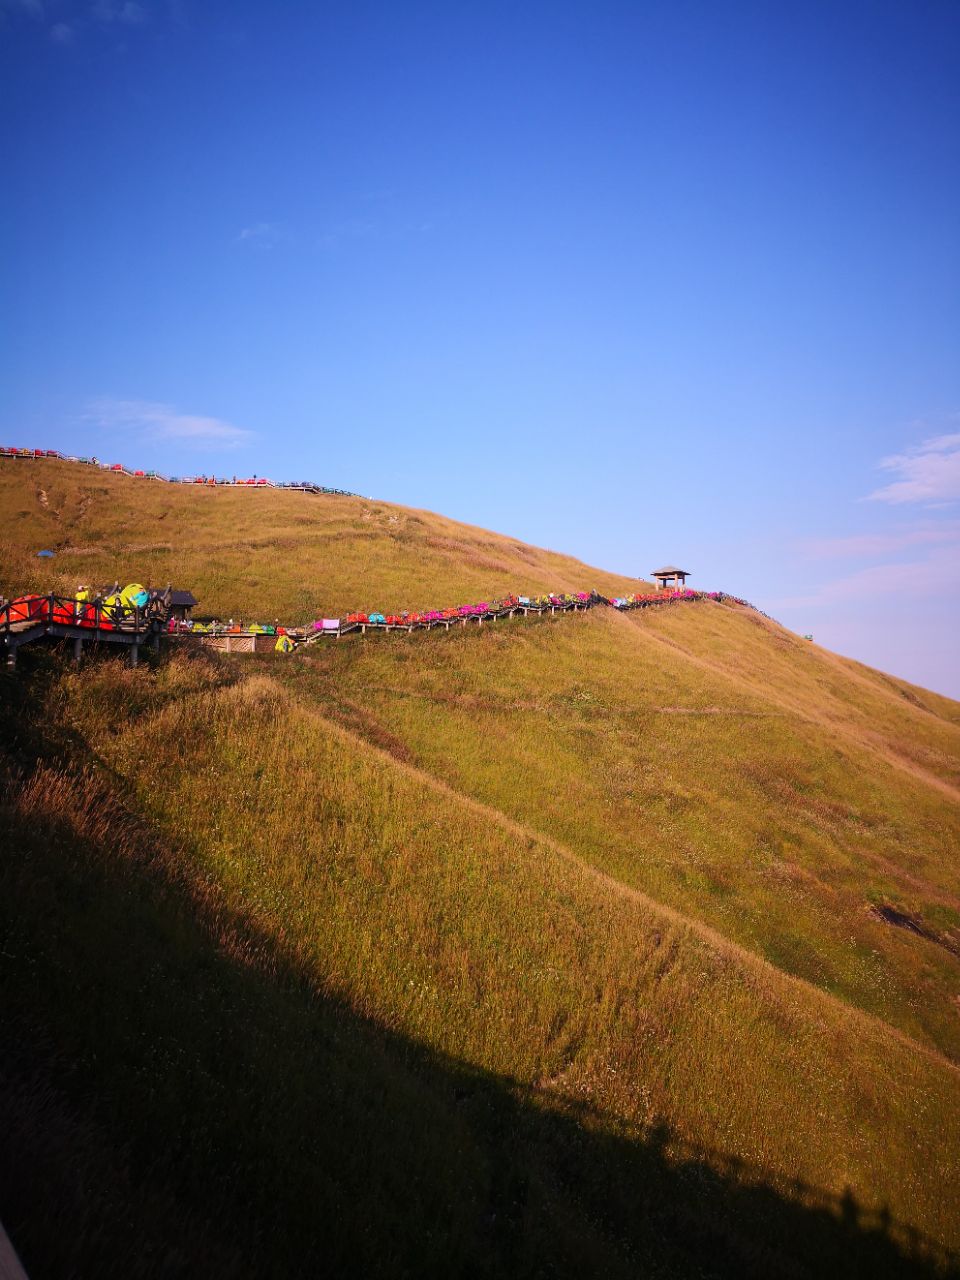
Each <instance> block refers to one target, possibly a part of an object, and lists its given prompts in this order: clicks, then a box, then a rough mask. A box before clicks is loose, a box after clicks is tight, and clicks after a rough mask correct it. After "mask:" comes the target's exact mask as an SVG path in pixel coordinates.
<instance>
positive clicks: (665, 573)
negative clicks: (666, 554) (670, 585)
mask: <svg viewBox="0 0 960 1280" xmlns="http://www.w3.org/2000/svg"><path fill="white" fill-rule="evenodd" d="M678 573H682V574H683V576H684V577H685V578H689V577H690V573H689V570H687V569H678V568H677V567H676V565H672V564H668V565H667V567H666V568H665V569H654V571H653V574H652V576H653V577H654V578H674V577H676V575H677V574H678Z"/></svg>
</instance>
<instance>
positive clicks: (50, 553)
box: [37, 551, 56, 560]
mask: <svg viewBox="0 0 960 1280" xmlns="http://www.w3.org/2000/svg"><path fill="white" fill-rule="evenodd" d="M37 555H38V556H42V557H43V559H44V560H49V559H50V558H51V557H52V556H54V555H56V552H55V551H38V552H37Z"/></svg>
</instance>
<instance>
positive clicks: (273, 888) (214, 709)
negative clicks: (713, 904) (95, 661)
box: [0, 661, 960, 1275]
mask: <svg viewBox="0 0 960 1280" xmlns="http://www.w3.org/2000/svg"><path fill="white" fill-rule="evenodd" d="M305 678H307V677H306V676H305ZM12 696H16V695H15V694H12V695H11V697H12ZM20 696H23V695H22V693H21V695H20ZM31 696H33V695H31ZM22 710H23V714H22V716H21V723H22V724H25V725H26V726H28V727H27V728H25V729H24V732H23V736H22V738H21V740H20V741H19V742H18V743H15V744H14V746H13V750H12V751H11V752H10V754H9V755H8V756H7V765H8V768H15V767H19V768H20V769H21V770H23V772H22V776H21V778H20V780H19V781H17V780H14V781H13V782H12V783H11V785H10V786H9V787H8V789H7V798H6V802H5V805H4V809H3V821H4V824H5V826H6V834H7V836H8V837H10V836H15V847H16V849H17V856H16V857H13V858H8V859H7V860H5V863H4V872H3V884H2V892H0V902H2V903H3V904H4V907H3V911H4V917H5V918H4V921H3V926H4V931H5V937H6V939H7V940H8V941H7V946H6V950H7V952H8V953H9V954H10V955H12V956H14V957H16V958H17V961H18V964H17V966H16V969H15V971H14V972H15V976H16V981H15V982H13V983H12V984H8V985H7V988H6V990H7V996H6V1001H7V1004H6V1007H5V1011H4V1012H5V1020H6V1023H7V1025H12V1026H14V1027H16V1028H17V1029H18V1030H20V1029H22V1031H23V1035H22V1038H21V1037H20V1036H18V1037H17V1039H16V1040H15V1041H9V1042H8V1044H7V1048H6V1051H5V1055H4V1056H5V1061H4V1063H3V1068H4V1071H5V1073H6V1075H7V1076H8V1083H9V1086H10V1090H9V1093H8V1096H9V1097H12V1098H13V1099H14V1100H15V1103H14V1106H15V1112H16V1116H17V1117H18V1122H17V1125H16V1126H15V1127H14V1132H15V1138H16V1139H17V1140H16V1141H14V1143H13V1144H12V1145H11V1146H9V1147H8V1149H7V1153H6V1161H7V1165H6V1167H5V1168H4V1169H3V1174H4V1175H5V1185H2V1190H3V1194H4V1196H5V1200H6V1203H12V1205H13V1209H14V1216H13V1218H12V1219H11V1221H12V1222H14V1223H16V1224H17V1225H18V1226H19V1227H20V1238H21V1240H24V1241H25V1246H24V1247H25V1252H26V1255H27V1258H28V1259H29V1258H30V1257H31V1250H32V1251H33V1256H34V1257H36V1258H37V1259H39V1260H40V1261H41V1264H42V1265H41V1270H43V1264H44V1260H45V1259H49V1258H51V1256H52V1259H53V1260H52V1262H51V1263H50V1267H51V1273H54V1274H57V1273H62V1271H61V1272H58V1271H57V1265H58V1263H57V1259H58V1257H59V1258H60V1259H61V1261H62V1257H63V1256H66V1255H67V1254H68V1253H69V1250H70V1247H71V1245H70V1233H69V1231H68V1233H67V1234H66V1236H64V1235H63V1234H62V1233H61V1234H58V1235H57V1236H56V1238H53V1239H50V1238H44V1237H43V1234H42V1233H41V1232H37V1231H35V1233H34V1234H33V1235H30V1233H29V1232H27V1231H26V1228H27V1227H29V1225H30V1217H29V1208H30V1206H31V1204H32V1203H33V1199H32V1197H36V1198H38V1199H42V1197H43V1196H44V1195H46V1194H48V1192H47V1191H46V1190H45V1189H44V1185H43V1182H44V1179H46V1178H48V1177H49V1171H50V1169H53V1170H54V1171H55V1172H56V1178H55V1179H54V1183H53V1185H54V1186H56V1185H57V1180H58V1179H59V1180H61V1181H63V1182H65V1183H66V1187H65V1189H62V1190H61V1191H60V1192H58V1194H59V1195H60V1196H61V1198H62V1200H63V1202H64V1204H65V1205H66V1210H65V1212H66V1213H67V1215H68V1218H69V1219H70V1221H71V1225H72V1227H76V1230H77V1238H78V1242H77V1244H76V1247H77V1248H79V1249H80V1253H81V1258H82V1260H83V1261H84V1264H85V1266H86V1268H87V1270H90V1271H95V1272H96V1273H97V1274H136V1273H138V1270H141V1268H142V1264H141V1263H136V1264H134V1263H132V1262H131V1258H134V1257H137V1256H139V1257H141V1258H142V1257H146V1258H147V1259H148V1260H149V1259H154V1261H156V1251H159V1252H160V1253H161V1254H162V1252H163V1250H164V1249H167V1248H170V1247H171V1246H170V1243H169V1239H168V1237H169V1224H170V1223H175V1224H176V1234H177V1240H178V1246H177V1247H178V1248H179V1249H180V1250H181V1251H183V1253H184V1256H185V1257H187V1258H189V1259H191V1265H195V1264H196V1262H197V1260H198V1259H199V1260H200V1261H201V1263H202V1265H205V1266H206V1267H207V1268H211V1267H212V1268H213V1269H214V1270H216V1271H217V1272H218V1273H223V1274H231V1273H232V1274H237V1275H241V1274H250V1272H251V1270H253V1271H255V1273H256V1274H276V1275H285V1274H290V1272H291V1270H295V1269H299V1268H300V1267H302V1266H303V1265H304V1260H305V1259H306V1260H307V1261H308V1262H310V1263H315V1264H316V1265H319V1264H320V1260H321V1259H323V1260H326V1261H332V1262H333V1263H334V1264H338V1265H340V1266H342V1267H346V1268H347V1269H349V1270H352V1271H355V1272H357V1273H370V1272H371V1271H373V1272H377V1271H379V1272H380V1273H383V1274H398V1273H403V1272H405V1271H410V1270H417V1268H418V1266H420V1267H424V1268H426V1269H428V1270H429V1269H431V1268H432V1267H433V1266H442V1265H446V1266H447V1267H448V1268H449V1269H450V1270H451V1271H452V1272H454V1273H459V1274H504V1275H508V1274H531V1275H533V1274H543V1273H545V1272H550V1271H554V1272H558V1273H560V1274H572V1273H573V1272H574V1271H579V1272H580V1273H582V1271H583V1269H584V1268H585V1269H586V1270H587V1271H588V1272H591V1273H594V1274H600V1273H603V1274H613V1275H615V1274H624V1275H628V1274H633V1273H634V1272H635V1270H636V1268H637V1267H638V1266H639V1265H640V1263H641V1262H642V1263H643V1267H642V1269H645V1270H647V1271H651V1272H652V1273H653V1274H664V1275H673V1274H704V1273H706V1274H735V1273H736V1274H757V1275H767V1274H771V1271H773V1272H774V1273H781V1272H784V1271H785V1272H792V1273H794V1274H806V1275H817V1274H823V1273H824V1266H827V1268H829V1267H839V1266H840V1265H841V1264H843V1265H847V1266H848V1267H849V1268H850V1270H849V1274H858V1273H859V1274H868V1273H870V1274H884V1273H890V1274H897V1273H901V1272H902V1273H904V1274H907V1273H908V1272H909V1271H911V1270H912V1269H914V1264H911V1266H908V1265H907V1263H906V1261H905V1257H906V1255H907V1253H908V1252H909V1251H911V1250H912V1249H913V1245H911V1244H910V1239H911V1237H910V1231H911V1230H913V1231H919V1232H921V1233H922V1234H923V1235H924V1236H925V1237H929V1238H930V1239H932V1240H933V1241H934V1242H938V1243H939V1245H940V1246H942V1247H947V1246H956V1244H957V1243H958V1236H957V1231H958V1224H957V1222H956V1217H955V1205H954V1204H953V1203H952V1201H951V1200H950V1198H949V1197H944V1195H943V1189H944V1187H945V1186H948V1185H950V1183H951V1180H952V1179H953V1178H954V1177H955V1174H956V1167H955V1162H956V1151H957V1149H958V1146H960V1111H958V1108H957V1105H956V1099H957V1072H956V1069H955V1068H954V1067H953V1066H951V1065H950V1064H948V1063H947V1062H946V1061H945V1060H944V1059H943V1058H942V1057H941V1056H940V1055H939V1054H937V1053H935V1052H931V1051H929V1050H926V1049H924V1048H923V1047H922V1046H920V1045H918V1044H914V1043H912V1042H911V1041H910V1040H909V1039H908V1038H907V1037H904V1036H902V1035H901V1034H899V1033H898V1032H896V1031H895V1030H894V1029H892V1028H890V1027H888V1026H887V1025H885V1024H884V1023H883V1022H882V1021H881V1020H879V1019H877V1018H873V1017H869V1016H865V1015H864V1014H861V1013H859V1012H857V1011H855V1010H853V1009H851V1008H850V1007H849V1006H848V1005H846V1004H845V1003H844V1002H842V1001H838V1000H836V999H834V998H832V997H830V996H829V995H827V994H825V993H822V992H819V991H817V990H815V989H813V988H811V987H810V986H808V985H807V984H804V983H798V982H797V981H796V980H794V979H792V978H791V977H789V976H787V975H785V974H783V973H781V972H780V971H779V970H778V969H776V968H774V967H771V966H770V965H768V964H767V963H765V962H764V961H763V960H761V959H759V958H757V957H755V956H753V955H751V954H749V953H748V952H746V951H745V950H743V949H742V948H740V947H738V946H736V945H732V944H731V943H729V942H727V941H726V940H725V939H723V938H722V937H720V936H718V935H717V934H716V933H715V932H714V931H713V930H709V929H707V930H705V929H703V928H702V927H701V926H700V925H699V924H697V922H696V921H692V922H686V921H684V920H683V919H682V918H680V917H679V916H678V915H677V914H676V913H674V912H671V911H665V910H663V909H662V908H661V907H659V906H658V904H656V903H655V902H652V901H651V900H650V899H649V898H647V897H646V896H645V895H643V894H640V893H638V892H636V891H634V890H631V889H630V888H629V887H621V886H618V885H617V884H616V883H615V882H611V881H610V880H608V879H606V878H604V877H602V876H598V875H597V874H596V873H595V871H594V870H593V869H592V868H591V867H590V866H589V865H588V864H586V863H584V861H583V860H582V859H581V858H580V857H579V856H577V855H576V853H575V852H574V851H573V850H571V849H570V848H569V847H568V846H566V845H564V844H562V843H560V842H559V841H554V840H553V839H543V838H541V837H539V836H538V835H537V833H536V831H535V830H533V829H532V828H530V827H528V826H526V825H525V824H522V823H518V822H516V821H514V820H513V819H510V818H508V817H505V816H503V815H501V814H499V813H497V812H496V811H495V810H493V809H491V808H489V807H488V806H486V805H481V804H479V803H477V802H476V801H474V800H472V799H470V798H469V797H462V796H460V795H459V794H457V792H456V790H455V789H453V788H452V787H450V786H449V785H447V784H445V783H442V782H439V781H438V780H437V779H435V778H434V777H433V776H431V775H430V774H429V773H426V772H424V771H423V770H422V769H421V768H419V767H418V766H416V765H415V764H414V763H412V762H411V761H410V760H406V761H405V760H403V759H401V758H399V757H400V752H399V750H398V748H397V747H396V746H393V747H391V744H390V743H385V742H382V743H381V744H380V745H375V744H374V743H372V742H370V741H369V740H368V738H367V737H366V736H364V735H361V734H358V733H357V732H356V731H355V730H353V729H349V728H347V727H346V726H345V725H343V724H342V723H338V722H336V721H335V720H333V719H331V718H329V717H328V716H326V715H325V714H323V712H322V711H321V710H320V709H319V708H318V707H316V706H315V704H314V700H313V699H312V698H301V697H298V696H296V695H295V694H293V693H291V692H290V691H288V690H285V689H284V688H283V687H282V685H280V684H278V683H277V681H276V680H275V679H274V678H273V677H272V676H271V675H261V674H258V673H252V674H245V673H244V672H243V671H242V670H239V671H238V670H237V669H236V668H235V667H232V666H230V665H229V664H210V663H207V662H206V661H190V662H183V661H175V662H171V663H166V664H163V665H162V666H161V667H160V668H159V669H158V670H156V671H149V670H146V669H144V670H141V671H138V672H133V673H131V672H124V671H122V670H121V669H119V668H118V666H117V664H115V663H104V664H102V665H101V666H100V667H98V668H96V669H93V670H90V671H88V672H86V673H81V674H80V675H67V676H65V677H56V678H54V679H53V681H52V683H51V685H50V687H49V688H48V690H47V693H46V696H45V699H44V700H43V703H42V706H40V705H38V706H26V707H24V708H23V709H22ZM50 724H54V725H57V726H60V728H59V729H58V730H57V731H56V734H55V740H54V741H51V739H50V738H49V736H46V735H49V734H50V730H49V728H48V727H47V726H49V725H50ZM30 726H32V727H30ZM38 750H39V751H40V752H41V753H42V755H43V757H44V761H45V763H41V764H39V767H31V761H30V757H31V754H33V755H34V756H35V755H36V753H37V751H38ZM58 755H59V758H57V757H58ZM8 847H11V846H10V845H8ZM14 904H16V907H15V906H14ZM25 904H26V906H27V909H24V907H25ZM38 1025H39V1026H42V1028H43V1033H44V1034H43V1036H42V1037H41V1038H40V1039H39V1041H38V1040H37V1039H36V1027H37V1026H38ZM31 1033H32V1034H31ZM15 1046H17V1047H16V1048H15ZM131 1144H132V1145H131ZM66 1152H70V1153H71V1156H72V1158H74V1159H79V1161H80V1164H81V1167H82V1168H84V1169H85V1170H86V1171H87V1175H88V1176H89V1178H90V1179H91V1181H92V1182H95V1185H96V1190H95V1191H93V1192H92V1193H91V1192H86V1193H84V1195H83V1196H82V1197H81V1196H78V1195H77V1191H76V1188H75V1187H74V1186H73V1184H72V1182H71V1180H70V1178H69V1177H68V1176H67V1175H66V1174H65V1173H64V1172H63V1167H62V1161H63V1158H64V1156H65V1154H66ZM78 1153H79V1154H78ZM10 1163H15V1165H16V1176H14V1172H13V1170H11V1168H10V1167H9V1165H10ZM48 1166H49V1168H48ZM25 1171H26V1176H25ZM85 1176H86V1175H85ZM31 1179H35V1180H36V1183H39V1184H40V1185H36V1184H35V1183H34V1182H31ZM120 1207H122V1209H123V1213H121V1214H120V1215H119V1218H120V1221H119V1222H118V1223H117V1224H116V1225H109V1224H110V1222H111V1215H112V1214H116V1211H117V1209H118V1208H120ZM18 1209H19V1210H20V1213H21V1214H22V1215H23V1216H22V1217H21V1216H18V1213H17V1211H18ZM34 1226H36V1224H34ZM11 1230H14V1227H13V1226H11ZM126 1231H129V1232H130V1238H129V1239H127V1237H125V1235H124V1232H126ZM15 1234H16V1232H15ZM141 1236H142V1237H143V1238H145V1239H146V1242H147V1243H146V1246H145V1251H144V1248H142V1247H141V1246H138V1244H137V1240H138V1239H139V1238H140V1237H141ZM125 1241H126V1243H125ZM138 1247H141V1252H140V1254H139V1255H138V1254H137V1253H136V1250H137V1248H138ZM124 1250H130V1252H129V1253H124ZM118 1260H119V1261H118ZM151 1265H152V1264H151ZM926 1266H927V1264H924V1265H923V1266H921V1265H920V1264H919V1263H916V1264H915V1267H916V1270H917V1273H918V1274H920V1273H924V1271H925V1268H926ZM142 1273H144V1274H162V1270H161V1268H160V1266H159V1264H158V1265H156V1266H155V1268H154V1270H149V1269H143V1270H142ZM188 1273H192V1272H190V1269H189V1268H188ZM930 1273H931V1274H932V1273H933V1272H932V1270H931V1271H930Z"/></svg>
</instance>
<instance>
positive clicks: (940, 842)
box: [278, 603, 960, 1060]
mask: <svg viewBox="0 0 960 1280" xmlns="http://www.w3.org/2000/svg"><path fill="white" fill-rule="evenodd" d="M380 640H382V643H381V642H380ZM394 640H396V642H395V643H394V642H392V641H394ZM278 674H279V675H280V676H281V678H283V679H284V680H285V681H286V682H287V683H288V684H289V685H290V686H291V688H292V689H293V691H294V693H295V696H296V697H297V698H298V700H299V701H301V702H302V701H304V700H306V699H310V700H311V701H314V702H315V703H316V704H317V705H318V706H320V707H321V708H323V709H324V711H325V712H326V713H327V714H330V715H333V716H336V717H337V718H339V719H340V721H341V722H342V723H345V724H348V725H350V726H351V727H356V728H357V729H358V730H359V731H360V732H362V733H365V734H367V736H369V737H370V738H371V739H372V740H373V741H381V740H384V741H387V742H393V743H396V744H398V750H400V751H401V752H402V753H403V758H406V759H413V760H415V761H416V762H417V763H418V764H419V765H420V766H421V767H423V768H424V769H426V770H428V771H429V772H430V773H431V774H432V775H434V776H437V777H440V778H442V779H443V780H444V781H445V782H447V783H449V784H450V785H451V786H453V787H455V788H456V789H457V790H458V791H460V792H463V793H465V794H467V795H469V796H471V797H472V798H474V799H477V800H480V801H482V802H483V803H485V804H488V805H490V806H491V807H493V808H495V809H497V810H498V811H499V812H502V813H505V814H509V815H510V816H511V817H513V818H516V819H518V820H520V821H522V822H524V823H525V824H526V825H527V826H528V827H529V828H531V829H532V830H534V831H536V832H537V833H539V834H542V835H552V836H554V837H556V838H557V839H559V840H560V841H562V842H563V843H564V844H565V845H566V846H568V847H570V848H572V849H575V850H576V851H577V852H578V854H579V855H581V856H582V857H584V858H585V859H586V860H588V861H589V863H590V864H591V865H592V866H594V867H596V868H598V869H599V870H602V871H603V872H605V873H607V874H609V875H611V876H613V877H615V878H616V880H617V881H618V882H622V883H624V884H629V885H632V886H634V887H637V888H640V889H642V890H644V891H645V892H647V893H649V894H651V895H652V896H653V897H655V898H656V899H657V900H658V901H660V902H663V903H669V904H670V905H672V906H674V907H676V908H678V909H679V910H681V911H683V912H684V913H686V914H689V915H690V916H694V917H696V918H698V919H701V920H703V921H704V922H707V923H709V924H711V925H712V926H714V927H715V928H717V929H718V930H721V931H722V932H723V933H724V934H725V935H727V936H729V937H731V938H735V939H737V940H738V941H739V942H741V943H742V944H743V945H745V946H747V947H749V948H750V949H751V950H753V951H756V952H757V953H759V954H761V955H763V956H765V957H766V958H767V959H769V960H770V961H772V962H773V963H774V964H776V965H778V966H780V967H781V968H783V969H784V970H786V971H787V972H790V973H793V974H796V975H797V976H799V977H802V978H805V979H806V980H808V981H809V982H812V983H815V984H816V985H818V986H820V987H822V988H823V989H824V990H826V991H829V992H832V993H834V994H837V995H841V996H842V997H843V998H844V999H845V1000H848V1001H850V1002H851V1003H855V1004H857V1005H859V1006H861V1007H862V1008H864V1009H865V1010H869V1011H870V1012H873V1013H876V1014H878V1015H880V1016H882V1017H884V1018H886V1019H887V1020H889V1021H890V1022H892V1023H893V1024H895V1025H897V1026H899V1027H902V1028H903V1029H904V1030H905V1031H908V1032H909V1033H910V1034H911V1035H914V1036H916V1037H917V1038H918V1039H919V1040H921V1041H922V1042H924V1043H928V1044H930V1045H932V1046H936V1047H937V1048H939V1049H940V1050H942V1051H943V1052H946V1053H948V1054H950V1055H951V1056H952V1057H953V1058H955V1059H957V1060H960V1016H958V1015H960V1009H958V1002H957V995H958V990H960V963H958V961H960V858H958V850H960V785H958V784H960V775H958V766H960V720H958V719H957V711H958V708H957V707H956V705H955V704H950V703H947V702H946V701H945V700H939V699H927V698H926V695H924V694H922V693H921V692H919V691H915V690H913V689H911V688H910V687H909V686H907V685H899V684H897V682H895V681H892V680H890V679H889V678H887V677H883V676H880V675H879V674H878V673H873V672H869V671H868V670H867V669H865V668H862V667H858V666H857V664H855V663H851V662H847V661H845V660H842V659H838V658H836V657H835V656H834V655H830V654H827V653H824V652H823V651H820V650H817V649H814V648H812V647H811V646H810V645H809V644H805V643H804V642H803V641H802V640H798V639H795V638H794V637H791V636H790V635H788V633H786V632H784V631H783V630H782V629H781V628H779V627H777V626H776V625H775V624H771V623H768V622H767V621H766V620H763V619H759V618H758V617H757V616H756V615H753V614H751V613H750V612H748V611H746V610H743V609H739V608H736V607H728V606H719V605H714V604H708V603H704V604H702V605H697V606H690V607H687V608H684V609H671V610H665V611H663V612H651V611H647V612H645V613H643V614H635V615H627V616H623V615H618V614H614V613H612V612H608V611H597V612H594V613H592V614H590V615H586V616H582V617H578V618H574V619H561V620H558V621H557V622H556V623H550V624H545V625H539V626H524V625H523V624H522V623H515V624H511V625H510V626H509V627H508V626H504V627H501V628H487V629H485V630H484V631H479V632H473V631H471V632H469V633H459V634H457V635H454V634H453V633H451V635H450V636H449V637H448V636H447V635H445V634H441V633H434V634H430V635H427V636H423V637H415V636H414V637H409V638H406V639H403V640H401V639H400V638H399V637H396V638H394V637H389V636H384V637H382V638H378V640H377V641H374V642H371V643H366V644H356V645H349V644H346V643H343V644H339V645H330V646H329V647H328V648H326V649H325V650H323V651H322V652H319V653H317V652H316V651H314V653H313V655H311V656H310V657H309V658H307V657H304V659H303V660H301V661H299V662H297V663H295V664H293V665H288V666H286V667H282V668H280V670H279V672H278ZM925 699H926V700H925ZM951 714H952V717H953V718H952V719H951V718H947V717H949V716H950V715H951ZM884 907H893V908H895V909H897V910H898V911H900V912H902V913H905V914H906V915H908V916H909V917H910V919H911V921H913V922H915V924H916V926H917V928H919V929H921V930H923V931H925V933H926V934H927V935H928V936H926V937H924V936H920V935H919V934H918V933H917V932H913V931H910V930H905V929H903V928H895V927H891V926H890V925H889V924H887V923H885V922H884V921H883V920H882V919H880V918H879V917H878V915H877V914H876V913H877V910H878V909H881V908H884Z"/></svg>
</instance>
